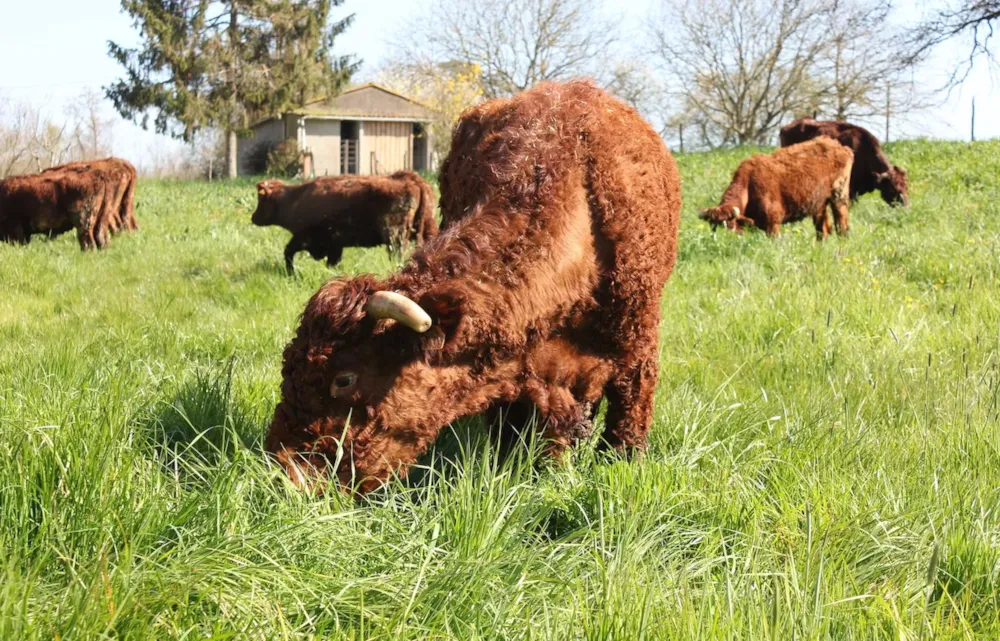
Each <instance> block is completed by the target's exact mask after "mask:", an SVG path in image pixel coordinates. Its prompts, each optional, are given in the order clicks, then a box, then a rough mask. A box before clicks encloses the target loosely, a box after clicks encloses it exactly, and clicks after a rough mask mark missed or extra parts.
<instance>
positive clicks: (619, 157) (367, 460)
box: [0, 81, 908, 494]
mask: <svg viewBox="0 0 1000 641" xmlns="http://www.w3.org/2000/svg"><path fill="white" fill-rule="evenodd" d="M781 142H782V148H781V149H779V150H777V151H775V152H774V153H773V154H771V155H762V156H756V157H754V158H751V159H749V160H747V161H745V162H743V163H742V164H741V165H740V166H739V168H738V169H737V171H736V174H735V175H734V177H733V180H732V184H731V185H730V186H729V188H728V189H727V190H726V192H725V194H724V195H723V197H722V202H721V203H720V205H719V206H718V207H713V208H711V209H707V210H704V211H703V212H702V214H701V217H702V218H703V219H705V220H707V221H709V222H710V223H712V225H713V227H715V226H719V225H725V226H726V227H728V228H730V229H733V230H736V231H741V230H742V229H743V228H745V227H748V226H756V227H759V228H761V229H763V230H764V231H765V232H767V233H768V234H771V235H773V234H777V233H778V231H779V228H780V226H781V225H782V224H783V223H787V222H792V221H795V220H801V219H804V218H806V217H811V218H812V219H813V220H814V222H815V224H816V230H817V234H818V236H819V237H820V238H823V237H825V236H826V235H827V234H828V233H829V229H830V223H829V219H828V217H827V208H828V207H829V209H830V210H831V211H832V212H833V217H834V222H835V225H836V228H837V230H838V231H840V232H842V233H845V232H846V231H847V229H848V207H849V203H850V200H851V199H852V198H856V197H857V196H859V195H861V194H864V193H868V192H871V191H874V190H876V189H877V190H879V191H880V192H881V194H882V197H883V198H884V199H885V200H886V201H887V202H889V203H891V204H897V203H901V204H906V203H907V202H908V195H907V184H906V174H905V172H904V171H903V170H901V169H899V168H898V167H894V166H892V165H890V164H889V163H888V161H887V160H886V158H885V155H884V154H883V153H882V150H881V148H880V146H879V144H878V141H877V140H876V139H875V138H874V137H873V136H872V135H871V134H870V133H869V132H867V131H865V130H864V129H861V128H859V127H854V126H852V125H848V124H845V123H824V122H817V121H815V120H811V119H801V120H797V121H795V122H793V123H792V124H790V125H789V126H787V127H785V128H784V129H782V131H781ZM134 188H135V171H134V169H132V168H131V165H128V163H125V162H124V161H119V160H115V159H108V160H104V161H98V162H91V163H75V164H71V165H65V166H61V167H56V168H53V169H51V170H48V171H46V172H42V173H41V174H37V175H33V176H24V177H17V178H10V179H7V180H5V181H3V182H2V183H0V237H2V238H3V239H5V240H12V241H16V242H22V243H26V242H28V239H29V238H30V236H31V235H32V234H35V233H41V234H50V235H51V234H56V233H59V232H62V231H68V230H69V229H73V228H75V229H76V230H77V234H78V237H79V239H80V245H81V247H82V248H84V249H86V248H89V247H93V246H97V247H103V246H104V245H105V244H106V243H107V238H108V234H109V233H114V232H116V231H119V230H127V229H135V228H136V224H135V218H134V214H133V205H132V201H133V193H134ZM440 190H441V199H440V211H441V230H440V232H439V230H438V226H437V220H436V219H435V216H434V210H435V204H434V196H433V192H432V191H431V188H430V186H429V185H428V184H427V183H426V182H425V181H423V180H422V179H421V178H420V177H419V176H417V175H416V174H414V173H412V172H399V173H397V174H394V175H392V176H387V177H367V178H361V177H337V178H323V179H317V180H315V181H312V182H308V183H305V184H303V185H298V186H288V185H285V184H283V183H281V182H279V181H264V182H261V183H259V184H258V185H257V196H258V204H257V210H256V211H255V212H254V214H253V217H252V221H253V223H254V224H257V225H280V226H282V227H284V228H285V229H287V230H288V231H290V232H291V233H292V239H291V241H289V243H288V246H287V247H286V249H285V261H286V265H287V266H288V268H289V269H292V261H293V258H294V256H295V254H296V253H297V252H298V251H301V250H306V251H308V252H309V253H310V254H311V255H312V256H313V257H314V258H316V259H321V258H326V259H327V260H328V262H330V263H331V264H335V263H336V262H337V261H339V260H340V256H341V253H342V250H343V248H344V247H345V246H355V245H360V246H376V245H383V244H384V245H386V246H387V247H389V248H390V250H393V249H403V248H405V247H407V246H408V245H409V244H410V243H411V242H412V243H415V244H416V245H418V249H417V250H416V251H415V252H414V254H413V255H412V257H411V259H410V260H409V262H408V263H407V264H406V266H405V267H403V269H402V270H401V271H399V272H397V273H395V274H392V275H390V276H389V277H387V278H384V279H376V278H375V277H373V276H371V275H368V274H364V275H358V276H354V277H340V278H336V279H333V280H331V281H329V282H327V283H326V284H325V285H323V286H322V287H321V288H320V290H319V291H318V292H316V294H315V295H313V297H312V298H311V299H310V300H309V302H308V304H307V305H306V308H305V311H304V312H303V314H302V318H301V323H300V325H299V327H298V330H297V332H296V334H295V337H294V338H293V339H292V341H291V342H290V343H289V345H288V346H287V347H286V349H285V352H284V357H283V366H282V377H283V382H282V386H281V401H280V403H279V404H278V406H277V408H276V409H275V414H274V418H273V421H272V423H271V426H270V429H269V432H268V435H267V438H266V442H265V443H266V448H267V450H268V451H269V452H270V453H271V454H272V455H274V457H275V458H276V460H277V461H278V462H279V463H280V464H281V465H282V466H283V467H284V468H285V469H286V471H287V472H288V474H289V476H290V477H291V478H292V479H293V481H295V482H296V483H297V484H299V485H302V486H307V487H312V488H316V487H320V486H321V484H322V483H323V482H324V481H325V480H326V479H328V478H330V477H334V478H336V479H337V480H339V482H340V483H342V484H343V486H344V487H346V488H349V489H351V490H352V491H354V492H357V493H359V494H361V493H365V492H367V491H370V490H372V489H374V488H376V487H378V486H379V485H381V484H382V483H383V482H384V481H385V480H386V479H388V478H390V477H392V476H394V475H399V476H402V475H405V473H406V470H407V468H408V467H409V466H410V465H411V464H412V463H413V462H414V461H415V460H416V459H417V457H418V456H420V455H421V454H422V453H423V452H424V451H425V450H426V449H427V447H428V445H429V444H430V443H431V442H433V441H434V440H435V438H436V437H437V435H438V433H439V432H440V430H441V429H442V428H444V427H445V426H446V425H448V424H449V423H451V422H452V421H454V420H455V419H457V418H460V417H462V416H468V415H475V414H480V413H485V414H486V417H487V424H488V425H489V426H490V430H491V433H493V434H494V435H495V437H496V438H497V439H498V441H499V443H500V444H501V445H503V446H508V445H510V444H511V443H513V442H514V441H515V440H516V438H517V437H518V436H519V433H520V432H519V430H521V429H522V428H523V427H524V426H525V425H527V424H529V422H530V421H529V419H530V418H531V417H532V416H535V417H537V425H539V426H540V428H541V430H542V433H543V436H544V437H545V439H546V443H547V445H546V447H547V449H548V452H549V453H550V454H552V455H558V454H559V453H561V452H562V451H564V450H565V449H566V448H567V447H569V446H571V445H572V444H573V443H574V442H576V441H578V440H580V439H586V438H589V437H590V436H591V431H592V429H593V423H592V420H591V419H592V417H593V416H594V413H595V412H596V410H597V408H598V406H599V405H600V404H601V403H602V402H606V403H607V413H606V418H605V422H604V428H603V433H602V435H601V439H600V443H601V444H602V446H603V447H606V448H612V449H615V450H618V451H621V452H622V453H625V454H628V453H630V452H633V451H636V450H639V449H642V448H643V447H644V446H645V443H646V434H647V432H648V430H649V427H650V424H651V422H652V417H653V398H654V391H655V388H656V383H657V376H658V369H659V350H658V334H659V321H660V295H661V292H662V290H663V287H664V285H665V283H666V281H667V279H668V277H669V276H670V273H671V271H672V269H673V266H674V262H675V260H676V256H677V229H678V223H679V220H680V211H681V186H680V177H679V174H678V171H677V166H676V164H675V163H674V160H673V158H672V156H671V155H670V152H669V151H668V150H667V148H666V146H665V145H664V144H663V141H662V139H661V138H660V137H659V135H657V133H656V132H655V131H654V130H653V129H652V128H651V127H650V126H649V125H648V124H647V123H646V122H645V121H644V120H643V119H642V118H641V117H640V116H639V115H638V113H636V112H635V110H633V109H631V108H630V107H627V106H626V105H624V104H623V103H621V102H619V101H618V100H616V99H614V98H612V97H610V96H609V95H607V94H606V93H604V92H603V91H602V90H600V89H598V88H597V87H595V86H593V85H592V84H590V83H587V82H581V81H576V82H569V83H544V84H541V85H539V86H537V87H536V88H534V89H531V90H528V91H525V92H523V93H522V94H520V95H518V96H515V97H513V98H510V99H499V100H492V101H489V102H486V103H483V104H480V105H478V106H476V107H473V108H471V109H469V110H468V111H466V112H465V113H464V114H463V115H462V118H461V119H460V121H459V123H458V125H457V126H456V129H455V132H454V136H453V139H452V148H451V151H450V153H449V155H448V156H447V158H446V159H445V160H444V162H443V164H442V167H441V172H440Z"/></svg>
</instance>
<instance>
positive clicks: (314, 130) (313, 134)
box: [305, 118, 340, 176]
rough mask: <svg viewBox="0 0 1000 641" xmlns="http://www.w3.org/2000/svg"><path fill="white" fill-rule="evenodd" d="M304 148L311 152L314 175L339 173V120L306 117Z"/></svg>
mask: <svg viewBox="0 0 1000 641" xmlns="http://www.w3.org/2000/svg"><path fill="white" fill-rule="evenodd" d="M305 134H306V136H305V150H306V151H307V152H311V153H312V158H313V171H314V172H316V176H337V175H339V174H340V121H339V120H317V119H314V118H308V119H306V132H305Z"/></svg>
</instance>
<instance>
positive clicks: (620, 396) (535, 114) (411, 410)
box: [266, 82, 681, 493]
mask: <svg viewBox="0 0 1000 641" xmlns="http://www.w3.org/2000/svg"><path fill="white" fill-rule="evenodd" d="M680 206H681V192H680V178H679V176H678V172H677V167H676V165H675V164H674V161H673V159H672V158H671V156H670V152H669V151H668V150H667V148H666V147H665V146H664V144H663V140H662V139H661V138H660V137H659V136H658V135H657V134H656V132H655V131H654V130H653V129H652V128H651V127H650V126H649V125H648V124H647V123H646V122H645V121H643V119H642V118H641V117H640V116H639V114H638V113H636V111H635V110H634V109H632V108H630V107H628V106H626V105H625V104H623V103H621V102H619V101H618V100H616V99H614V98H612V97H610V96H609V95H608V94H606V93H604V92H603V91H601V90H600V89H598V88H596V87H594V86H593V85H592V84H590V83H586V82H571V83H566V84H558V83H543V84H541V85H538V86H537V87H535V88H534V89H531V90H529V91H526V92H524V93H522V94H520V95H518V96H515V97H514V98H511V99H501V100H493V101H489V102H486V103H483V104H481V105H478V106H475V107H472V108H471V109H469V110H467V111H466V112H465V113H464V114H463V116H462V118H461V119H460V121H459V123H458V126H457V128H456V129H455V133H454V137H453V139H452V147H451V152H450V154H449V155H448V157H447V159H446V160H445V161H444V164H443V165H442V168H441V207H442V211H443V217H444V220H445V221H446V222H447V224H446V227H445V230H444V231H443V232H442V233H441V235H439V236H438V237H437V238H436V239H435V240H433V241H431V242H430V243H428V244H426V245H424V246H423V247H422V248H421V249H419V250H418V251H417V252H416V253H415V254H414V255H413V257H412V258H411V260H410V262H409V263H408V264H407V266H406V267H405V268H404V269H403V270H402V271H400V272H398V273H396V274H394V275H391V276H389V277H388V278H385V279H381V280H380V279H376V278H375V277H373V276H370V275H362V276H357V277H354V278H340V279H336V280H332V281H330V282H328V283H327V284H326V285H324V286H323V287H322V288H321V289H320V290H319V291H318V292H317V293H316V294H315V295H314V296H313V297H312V299H311V300H310V301H309V303H308V305H307V306H306V309H305V312H304V313H303V315H302V321H301V324H300V326H299V328H298V331H297V333H296V335H295V338H294V339H293V340H292V342H291V343H290V344H289V345H288V347H287V348H286V349H285V353H284V365H283V368H282V376H283V378H284V382H283V384H282V388H281V402H280V404H279V405H278V407H277V409H276V410H275V414H274V419H273V421H272V423H271V428H270V432H269V434H268V436H267V441H266V447H267V449H268V450H269V451H270V452H272V453H273V454H275V455H276V457H277V459H278V461H279V462H280V463H281V464H282V465H283V466H285V468H286V469H287V471H288V473H289V475H290V476H291V477H292V479H293V480H295V482H296V483H299V484H303V485H312V484H313V482H314V481H315V480H317V479H318V478H321V477H324V476H326V475H327V474H333V475H334V476H335V477H336V478H338V479H339V480H340V481H341V483H343V484H345V485H347V486H349V487H351V488H353V489H354V491H356V492H358V493H364V492H367V491H370V490H372V489H373V488H375V487H378V486H379V485H380V484H381V483H382V482H383V481H385V480H386V479H388V478H389V477H390V476H392V475H393V474H399V475H405V474H406V471H407V469H408V467H409V466H410V465H411V464H412V463H413V462H414V461H415V460H416V458H417V457H418V456H419V455H420V454H421V453H422V452H424V451H425V450H426V449H427V447H428V445H429V444H430V443H432V442H433V441H434V440H435V439H436V438H437V436H438V433H439V432H440V431H441V429H442V428H444V427H445V426H446V425H448V424H449V423H450V422H452V421H454V420H455V419H457V418H459V417H462V416H468V415H474V414H479V413H482V412H487V413H489V414H490V415H493V416H496V415H498V414H500V413H506V414H507V415H508V416H509V415H510V413H511V412H513V413H514V414H522V413H523V410H525V409H530V408H534V409H536V410H537V413H538V417H539V421H540V426H541V427H542V429H543V436H544V437H545V438H546V439H547V443H548V445H547V447H548V452H549V453H550V454H552V455H557V454H559V453H560V452H562V451H563V450H564V449H565V448H566V447H567V446H569V445H570V444H572V443H573V442H575V441H576V440H578V439H580V438H585V437H586V436H588V434H589V431H590V430H591V427H592V425H591V422H590V421H591V416H592V415H593V412H594V411H595V410H596V408H597V406H598V405H599V404H600V402H601V401H602V399H606V400H607V403H608V409H607V415H606V419H605V427H604V432H603V439H602V445H603V446H605V447H613V448H616V449H619V450H621V451H623V452H626V453H627V452H632V451H634V450H636V449H641V448H643V447H644V446H645V444H646V435H647V431H648V430H649V427H650V424H651V422H652V419H653V403H654V392H655V388H656V380H657V374H658V371H659V349H658V336H659V320H660V297H661V294H662V291H663V286H664V284H665V283H666V281H667V278H668V276H669V275H670V273H671V271H672V269H673V265H674V261H675V258H676V255H677V225H678V221H679V218H680ZM504 428H505V426H500V429H504Z"/></svg>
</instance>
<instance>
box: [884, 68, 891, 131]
mask: <svg viewBox="0 0 1000 641" xmlns="http://www.w3.org/2000/svg"><path fill="white" fill-rule="evenodd" d="M890 90H891V85H889V83H888V82H886V83H885V142H889V112H890V111H891V109H890V107H889V98H890V94H889V92H890Z"/></svg>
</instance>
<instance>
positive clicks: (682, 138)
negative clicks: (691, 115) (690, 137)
mask: <svg viewBox="0 0 1000 641" xmlns="http://www.w3.org/2000/svg"><path fill="white" fill-rule="evenodd" d="M677 131H678V133H679V134H680V137H681V153H682V154H683V153H684V125H677Z"/></svg>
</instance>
